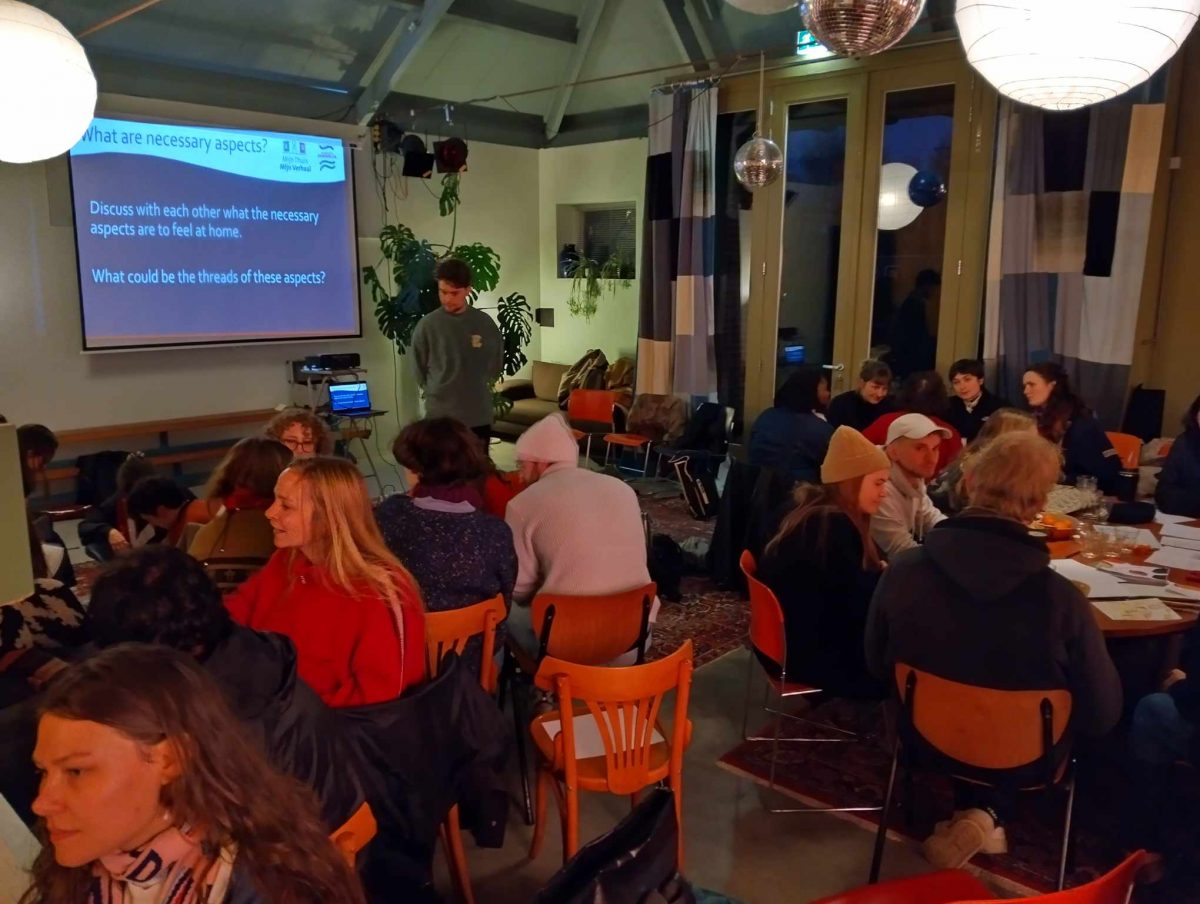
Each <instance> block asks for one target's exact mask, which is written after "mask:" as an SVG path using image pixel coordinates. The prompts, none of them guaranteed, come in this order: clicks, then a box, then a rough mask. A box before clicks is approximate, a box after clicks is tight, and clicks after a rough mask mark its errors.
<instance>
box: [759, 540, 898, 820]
mask: <svg viewBox="0 0 1200 904" xmlns="http://www.w3.org/2000/svg"><path fill="white" fill-rule="evenodd" d="M738 565H739V566H740V567H741V569H742V574H744V575H745V576H746V585H747V587H749V590H750V635H749V638H748V639H747V643H746V646H747V647H748V648H749V650H750V655H749V657H747V659H746V699H745V706H744V708H743V710H742V740H744V741H770V742H771V744H772V747H771V772H770V778H769V781H768V784H767V790H768V791H772V792H773V791H775V763H776V761H777V760H778V759H779V744H780V742H781V741H782V742H784V743H845V742H846V741H852V740H854V739H855V735H854V734H853V733H851V732H848V731H844V730H843V729H840V728H838V727H837V726H834V725H824V724H820V723H816V722H811V721H809V720H808V719H802V718H800V717H799V716H796V715H794V714H792V713H789V712H787V711H785V710H783V709H781V708H775V707H772V706H771V705H770V704H769V703H768V702H767V700H766V695H767V694H770V692H771V691H774V692H775V696H776V697H777V698H778V702H777V703H776V706H778V707H782V705H783V703H784V701H786V700H787V699H789V698H791V697H804V696H808V695H809V694H819V693H821V688H819V687H813V686H812V685H809V684H800V683H797V682H791V681H788V680H787V632H786V631H785V629H784V623H783V607H782V606H780V605H779V598H778V597H776V596H775V593H774V591H772V590H771V588H770V587H768V586H767V585H766V584H764V583H763V582H762V581H760V580H759V579H758V578H757V577H756V576H755V575H756V574H757V572H758V565H757V564H756V563H755V561H754V556H753V555H752V554H751V553H750V550H748V549H746V550H742V555H741V558H740V559H739V560H738ZM756 660H757V661H758V663H759V665H760V666H761V667H762V672H763V677H764V678H765V679H766V687H765V688H764V689H763V693H764V700H763V711H764V712H767V713H770V714H771V715H773V716H774V717H775V718H774V720H773V726H774V729H773V731H772V733H771V735H769V736H764V735H755V736H753V737H751V736H750V735H748V734H747V732H746V730H747V728H748V726H749V720H750V691H751V688H752V684H753V678H754V663H755V661H756ZM764 660H766V662H769V663H771V664H772V665H773V666H774V668H773V669H768V667H767V666H766V664H765V663H764ZM772 672H776V673H777V675H775V674H772ZM785 718H787V719H793V720H795V721H797V722H804V723H806V724H808V725H819V727H821V728H828V729H831V730H833V731H837V732H840V733H842V734H844V735H846V736H847V737H844V738H780V737H779V731H780V728H781V726H782V722H783V720H784V719H785ZM878 809H879V807H771V806H768V807H767V812H768V813H821V812H831V813H843V812H866V811H872V812H873V811H877V810H878Z"/></svg>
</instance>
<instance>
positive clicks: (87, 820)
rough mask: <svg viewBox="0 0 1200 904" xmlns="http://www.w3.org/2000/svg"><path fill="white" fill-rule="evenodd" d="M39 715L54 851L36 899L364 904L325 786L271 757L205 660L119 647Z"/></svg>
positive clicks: (50, 694)
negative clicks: (310, 783)
mask: <svg viewBox="0 0 1200 904" xmlns="http://www.w3.org/2000/svg"><path fill="white" fill-rule="evenodd" d="M39 709H40V715H39V720H38V732H37V746H36V748H35V749H34V752H33V759H34V763H35V764H36V765H37V767H38V769H39V770H40V771H41V774H42V777H41V784H40V787H39V789H38V795H37V799H36V800H35V801H34V803H33V810H34V812H35V813H37V815H38V816H39V817H40V818H41V819H40V822H39V825H38V832H39V834H40V835H41V837H42V840H43V842H44V844H43V847H42V850H41V853H40V854H39V855H38V857H37V860H36V861H35V862H34V865H33V869H32V870H31V871H30V872H31V876H30V878H31V883H30V887H29V890H28V891H26V893H25V894H24V896H23V897H22V899H21V900H22V902H23V904H130V902H133V901H169V902H171V904H267V902H271V904H312V902H316V901H320V902H322V904H362V901H363V893H362V889H361V887H360V886H359V884H358V880H357V878H356V877H355V876H354V874H353V872H351V870H350V868H349V866H348V865H347V864H346V863H345V861H344V860H343V858H342V856H341V855H340V854H339V853H338V852H337V850H336V849H335V848H334V846H333V844H332V842H331V841H330V840H329V837H328V836H327V835H326V834H325V832H326V830H325V829H324V828H323V827H322V825H321V821H320V819H319V818H318V816H317V810H316V800H315V798H314V796H313V794H312V791H311V790H310V789H308V788H305V787H304V786H302V785H301V784H300V783H299V782H297V781H296V780H295V779H293V778H289V777H285V776H284V775H282V774H280V773H279V772H276V771H275V770H274V769H273V768H272V767H271V766H270V765H269V764H268V763H267V761H266V759H265V758H264V757H263V754H262V753H261V752H260V751H259V749H258V748H257V747H256V746H255V745H254V743H253V742H252V741H251V739H250V737H249V736H248V735H247V734H246V733H245V729H244V728H243V727H242V726H241V725H240V724H239V723H238V721H237V719H236V718H235V717H234V715H233V713H232V712H231V711H230V709H229V706H228V704H227V703H226V702H225V700H224V698H223V697H222V694H221V691H220V689H219V688H218V687H217V686H216V685H215V684H214V683H213V680H212V679H211V678H210V677H209V676H208V675H207V673H206V672H205V671H204V669H203V668H202V667H201V666H200V665H199V664H198V663H197V662H196V660H195V657H193V656H190V655H188V654H186V653H183V652H180V651H178V650H174V649H171V648H170V647H165V646H158V645H148V644H121V645H118V646H115V647H111V648H109V649H108V650H105V651H104V652H102V653H99V654H97V655H95V656H93V657H91V658H90V659H88V660H86V661H84V662H81V663H79V664H78V665H74V666H72V667H71V668H69V669H68V670H67V671H66V672H65V673H64V674H62V675H61V676H59V677H58V678H56V679H55V680H54V682H53V684H51V686H50V688H49V690H48V691H47V692H46V695H45V697H44V698H43V700H42V701H41V705H40V707H39Z"/></svg>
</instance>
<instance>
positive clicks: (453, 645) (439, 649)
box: [425, 595, 508, 904]
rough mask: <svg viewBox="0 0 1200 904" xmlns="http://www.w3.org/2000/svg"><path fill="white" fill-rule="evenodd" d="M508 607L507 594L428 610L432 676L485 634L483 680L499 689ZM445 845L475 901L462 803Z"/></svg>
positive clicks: (449, 822)
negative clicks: (499, 637) (499, 629)
mask: <svg viewBox="0 0 1200 904" xmlns="http://www.w3.org/2000/svg"><path fill="white" fill-rule="evenodd" d="M507 615H508V610H507V609H506V608H505V606H504V597H503V596H501V595H496V596H494V597H492V598H491V599H490V600H484V601H483V602H482V603H476V604H475V605H473V606H464V607H463V608H461V609H447V610H444V611H442V612H426V613H425V668H426V671H427V672H428V673H429V677H430V678H434V677H436V676H437V674H438V670H439V669H440V668H441V665H442V658H443V657H444V656H445V655H446V654H447V653H458V654H459V655H461V654H462V652H463V649H464V648H465V647H466V645H467V641H469V640H470V639H471V638H472V637H479V636H482V638H483V651H482V653H481V659H480V663H479V683H480V685H482V686H483V689H484V690H485V691H486V692H487V693H489V694H493V693H495V692H496V656H495V650H496V626H497V625H499V624H500V622H501V621H503V620H504V619H505V617H506V616H507ZM438 834H439V835H441V838H442V847H443V849H444V850H445V852H446V864H447V866H448V867H449V870H450V877H451V879H452V880H453V881H454V886H455V889H456V890H457V892H458V895H459V897H460V898H461V899H462V900H463V901H466V902H467V904H474V902H475V894H474V892H473V891H472V890H471V873H470V871H469V870H468V869H467V855H466V852H465V851H464V850H463V843H462V828H461V826H460V825H459V815H458V804H455V805H454V806H453V807H451V808H450V812H449V813H447V814H446V819H445V820H444V821H443V822H442V824H441V826H440V827H439V828H438Z"/></svg>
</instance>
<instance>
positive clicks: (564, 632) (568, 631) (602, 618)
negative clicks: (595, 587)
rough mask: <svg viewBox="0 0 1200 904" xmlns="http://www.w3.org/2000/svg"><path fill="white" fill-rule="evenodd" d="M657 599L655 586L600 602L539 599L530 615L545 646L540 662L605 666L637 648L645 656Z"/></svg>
mask: <svg viewBox="0 0 1200 904" xmlns="http://www.w3.org/2000/svg"><path fill="white" fill-rule="evenodd" d="M657 593H658V587H657V585H655V584H654V583H653V582H651V583H649V584H647V585H646V586H645V587H635V588H634V589H633V590H625V591H622V592H621V593H608V594H603V595H598V596H569V595H567V594H564V593H539V594H538V595H537V596H535V597H534V598H533V603H532V611H531V613H530V615H531V617H532V621H533V630H534V633H535V635H536V636H537V637H538V638H540V640H541V649H540V651H539V655H538V658H539V659H541V658H542V657H543V656H553V657H555V658H556V659H565V660H566V661H568V662H574V663H578V664H581V665H604V663H606V662H611V661H612V660H614V659H616V658H617V657H618V656H620V655H621V654H622V653H626V652H628V651H629V650H631V649H633V648H634V646H635V645H637V647H638V648H639V650H640V649H641V648H642V647H644V646H645V644H646V636H647V634H648V633H649V620H650V608H651V606H652V605H653V604H654V597H655V595H656V594H657Z"/></svg>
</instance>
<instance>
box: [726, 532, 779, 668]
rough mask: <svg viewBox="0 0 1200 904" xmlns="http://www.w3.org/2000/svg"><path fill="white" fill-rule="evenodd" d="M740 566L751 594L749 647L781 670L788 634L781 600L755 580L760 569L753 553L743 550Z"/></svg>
mask: <svg viewBox="0 0 1200 904" xmlns="http://www.w3.org/2000/svg"><path fill="white" fill-rule="evenodd" d="M738 565H739V566H741V569H742V574H744V575H745V576H746V586H747V588H748V589H749V591H750V645H751V646H752V647H754V649H756V650H757V651H758V652H759V653H760V654H762V655H763V656H765V657H767V658H768V659H770V660H771V661H772V662H774V663H775V664H776V665H778V666H779V668H780V669H781V670H782V669H783V667H784V665H785V664H786V663H787V633H786V632H785V631H784V627H783V607H782V606H781V605H779V597H777V596H776V595H775V592H774V591H773V590H772V589H771V588H770V587H768V586H767V585H766V584H764V583H763V582H762V581H760V580H759V579H758V578H757V577H756V576H755V575H756V574H757V573H758V565H757V563H756V562H755V561H754V556H753V555H752V554H751V552H750V550H748V549H743V550H742V556H741V558H740V559H738Z"/></svg>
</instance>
